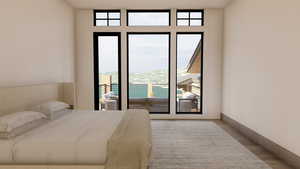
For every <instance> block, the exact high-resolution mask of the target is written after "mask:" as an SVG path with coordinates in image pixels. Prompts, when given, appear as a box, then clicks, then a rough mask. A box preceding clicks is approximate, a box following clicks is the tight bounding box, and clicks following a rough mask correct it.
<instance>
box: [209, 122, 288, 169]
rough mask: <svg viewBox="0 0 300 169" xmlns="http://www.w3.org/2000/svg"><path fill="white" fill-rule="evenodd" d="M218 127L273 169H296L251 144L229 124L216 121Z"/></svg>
mask: <svg viewBox="0 0 300 169" xmlns="http://www.w3.org/2000/svg"><path fill="white" fill-rule="evenodd" d="M214 122H215V123H216V124H217V125H218V126H220V127H221V128H223V129H224V130H225V131H226V132H227V133H229V134H230V135H231V136H232V137H233V138H235V139H236V140H237V141H239V142H240V143H241V144H242V145H244V146H245V147H246V148H247V149H248V150H250V151H251V152H252V153H254V154H255V155H256V156H257V157H258V158H260V159H261V160H262V161H264V162H265V163H266V164H268V165H269V166H270V167H271V168H272V169H294V168H293V167H290V166H288V165H287V164H286V163H285V162H283V161H282V160H280V159H278V158H277V157H275V156H274V155H273V154H271V153H269V152H268V151H267V150H265V149H264V148H262V147H261V146H259V145H257V144H255V143H253V142H251V141H250V140H249V139H247V138H246V137H244V136H243V135H242V134H240V133H239V132H238V131H236V130H235V129H233V128H231V127H230V126H229V125H228V124H226V123H224V122H223V121H220V120H216V121H214Z"/></svg>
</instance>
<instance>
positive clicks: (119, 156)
mask: <svg viewBox="0 0 300 169" xmlns="http://www.w3.org/2000/svg"><path fill="white" fill-rule="evenodd" d="M151 147H152V138H151V124H150V118H149V113H148V112H147V111H146V110H127V111H126V112H125V114H124V117H123V119H122V120H121V122H120V123H119V125H118V127H117V128H116V130H115V131H114V133H113V135H112V137H111V138H110V139H109V141H108V150H107V151H108V152H107V155H108V156H107V162H106V167H105V169H146V168H147V167H148V164H149V158H150V154H151Z"/></svg>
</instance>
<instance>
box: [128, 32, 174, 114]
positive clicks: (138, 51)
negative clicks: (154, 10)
mask: <svg viewBox="0 0 300 169" xmlns="http://www.w3.org/2000/svg"><path fill="white" fill-rule="evenodd" d="M169 38H170V35H169V33H129V34H128V79H129V81H128V91H129V96H128V108H130V109H147V110H148V111H149V112H151V113H169V112H170V106H169V102H170V97H169V93H170V91H169V89H170V87H169V73H170V69H169V58H170V55H169V54H170V52H169V50H170V46H169V42H170V40H169Z"/></svg>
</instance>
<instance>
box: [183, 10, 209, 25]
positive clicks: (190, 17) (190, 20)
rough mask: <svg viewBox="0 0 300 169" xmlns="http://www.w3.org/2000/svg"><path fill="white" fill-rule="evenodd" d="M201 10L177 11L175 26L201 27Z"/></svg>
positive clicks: (202, 12)
mask: <svg viewBox="0 0 300 169" xmlns="http://www.w3.org/2000/svg"><path fill="white" fill-rule="evenodd" d="M203 15H204V11H203V10H177V26H203V25H204V19H203V18H204V17H203Z"/></svg>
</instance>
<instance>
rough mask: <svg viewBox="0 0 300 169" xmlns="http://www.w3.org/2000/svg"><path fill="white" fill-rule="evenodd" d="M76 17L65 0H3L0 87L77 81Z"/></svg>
mask: <svg viewBox="0 0 300 169" xmlns="http://www.w3.org/2000/svg"><path fill="white" fill-rule="evenodd" d="M74 16H75V14H74V10H73V9H72V8H71V7H70V6H69V5H68V4H66V2H65V1H63V0H26V1H24V0H1V2H0V20H1V24H0V25H1V28H0V86H14V85H26V84H38V83H48V82H72V81H74V37H75V33H74V22H75V17H74Z"/></svg>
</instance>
